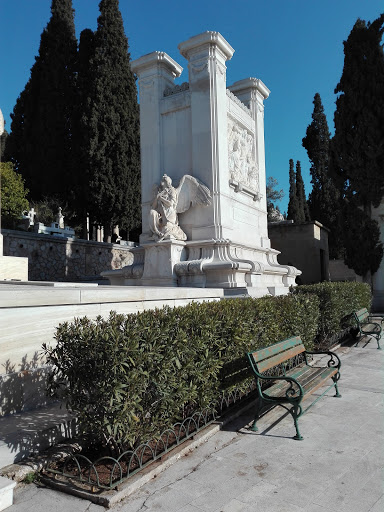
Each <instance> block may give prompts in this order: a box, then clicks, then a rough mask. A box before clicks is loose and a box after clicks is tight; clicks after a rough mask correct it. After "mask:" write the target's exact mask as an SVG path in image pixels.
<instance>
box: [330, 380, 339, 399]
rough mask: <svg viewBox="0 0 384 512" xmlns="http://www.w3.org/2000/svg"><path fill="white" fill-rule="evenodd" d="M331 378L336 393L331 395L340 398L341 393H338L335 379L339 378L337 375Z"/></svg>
mask: <svg viewBox="0 0 384 512" xmlns="http://www.w3.org/2000/svg"><path fill="white" fill-rule="evenodd" d="M332 380H333V382H334V386H335V390H336V395H333V396H334V397H335V398H341V395H340V393H339V388H338V387H337V381H338V380H339V376H338V375H337V376H335V377H332Z"/></svg>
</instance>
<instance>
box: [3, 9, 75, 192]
mask: <svg viewBox="0 0 384 512" xmlns="http://www.w3.org/2000/svg"><path fill="white" fill-rule="evenodd" d="M76 58H77V41H76V37H75V26H74V13H73V9H72V0H52V5H51V19H50V20H49V22H48V24H47V27H46V28H45V29H44V31H43V33H42V34H41V40H40V47H39V54H38V56H37V57H36V61H35V63H34V65H33V66H32V68H31V76H30V79H29V81H28V83H27V84H26V86H25V89H24V90H23V91H22V93H21V94H20V96H19V98H18V99H17V102H16V105H15V108H14V110H13V113H12V114H11V118H12V123H11V133H10V134H9V136H8V138H7V144H6V151H5V158H6V159H7V160H9V161H11V162H13V163H14V165H15V170H16V171H17V172H19V173H21V174H22V176H23V177H24V179H25V181H26V185H27V187H28V188H29V190H30V193H31V196H32V198H33V199H35V200H38V199H40V198H41V197H43V196H45V195H51V194H55V195H56V194H57V195H60V196H62V197H68V196H70V195H71V193H72V189H73V186H72V182H71V178H72V176H73V173H74V167H73V161H72V135H73V133H72V114H73V107H74V104H75V102H74V98H75V78H76V75H75V64H76Z"/></svg>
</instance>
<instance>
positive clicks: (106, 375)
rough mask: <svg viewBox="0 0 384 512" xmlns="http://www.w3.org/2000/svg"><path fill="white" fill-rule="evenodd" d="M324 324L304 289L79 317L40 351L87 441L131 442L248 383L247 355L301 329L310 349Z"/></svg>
mask: <svg viewBox="0 0 384 512" xmlns="http://www.w3.org/2000/svg"><path fill="white" fill-rule="evenodd" d="M318 322H319V301H318V298H317V297H316V296H315V295H306V294H297V295H290V296H284V297H264V298H260V299H251V298H247V299H228V300H224V301H220V302H208V303H201V304H197V303H192V304H189V305H187V306H185V307H177V308H174V309H170V308H168V307H165V308H163V309H161V310H153V311H152V310H149V311H145V312H142V313H137V314H130V315H118V314H115V313H113V312H112V313H111V314H110V316H109V318H108V319H103V318H101V317H99V318H98V319H97V320H96V321H91V320H89V319H88V318H80V319H76V320H75V321H74V322H73V323H64V324H61V325H60V326H59V327H58V329H57V332H56V340H57V344H56V346H55V347H53V348H52V347H44V348H45V352H46V355H47V361H48V363H49V364H51V365H52V368H53V369H52V372H51V374H50V377H49V381H48V391H49V393H50V394H51V395H52V396H56V397H59V398H61V399H62V400H63V401H64V402H65V403H66V406H67V407H68V409H70V410H72V411H73V412H74V413H75V414H76V416H77V417H78V420H79V427H80V431H81V433H82V434H83V435H85V436H86V437H88V439H89V440H92V439H93V440H94V441H95V443H97V444H100V443H101V444H103V445H105V446H109V447H114V448H115V449H116V450H117V451H121V450H122V449H129V448H133V447H135V446H137V444H138V443H140V442H143V441H146V440H147V439H150V438H153V437H156V436H157V435H159V434H160V433H161V432H162V431H163V430H164V429H165V428H166V427H168V426H170V425H172V424H174V423H176V422H177V421H180V420H181V419H183V417H185V416H186V415H188V414H189V413H190V412H191V411H194V410H203V409H204V408H206V407H211V406H212V404H214V403H216V402H217V400H218V398H219V397H220V395H221V394H225V393H228V392H230V391H231V390H232V389H233V387H234V386H236V387H237V389H239V388H242V387H243V388H244V389H245V388H246V387H247V386H248V385H249V382H250V380H251V379H252V377H251V375H250V373H249V371H248V367H247V365H246V368H247V370H246V371H243V369H244V360H245V359H244V355H245V353H246V352H247V351H249V350H251V349H253V348H261V347H263V346H267V345H270V344H273V343H276V342H277V341H280V340H282V339H285V338H287V337H290V336H292V335H296V334H299V335H301V337H302V339H303V342H304V343H305V345H306V346H307V347H308V349H312V348H313V339H314V337H315V335H316V332H317V326H318ZM239 362H240V365H239Z"/></svg>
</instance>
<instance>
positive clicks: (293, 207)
mask: <svg viewBox="0 0 384 512" xmlns="http://www.w3.org/2000/svg"><path fill="white" fill-rule="evenodd" d="M298 211H299V203H298V200H297V193H296V176H295V166H294V163H293V160H292V158H291V159H290V160H289V202H288V211H287V219H288V220H293V221H294V222H296V219H297V215H298Z"/></svg>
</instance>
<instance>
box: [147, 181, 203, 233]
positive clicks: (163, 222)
mask: <svg viewBox="0 0 384 512" xmlns="http://www.w3.org/2000/svg"><path fill="white" fill-rule="evenodd" d="M211 199H212V198H211V193H210V191H209V189H208V188H207V187H206V186H205V185H203V184H202V183H200V182H199V181H198V180H197V179H196V178H194V177H193V176H190V175H189V174H185V175H184V176H183V177H182V178H181V180H180V183H179V186H178V187H177V188H175V187H173V186H172V179H171V178H170V177H169V176H167V175H166V174H164V175H163V177H162V180H161V184H160V186H158V187H156V191H155V197H154V199H153V201H152V205H151V210H150V212H149V227H150V229H151V231H152V234H153V237H152V238H153V239H154V240H157V241H158V242H161V241H162V240H169V239H175V240H186V239H187V235H186V234H185V233H184V231H183V230H182V229H181V228H180V226H179V219H178V214H179V213H183V212H186V211H187V210H189V208H190V207H191V206H198V205H200V206H208V205H210V204H211Z"/></svg>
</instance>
